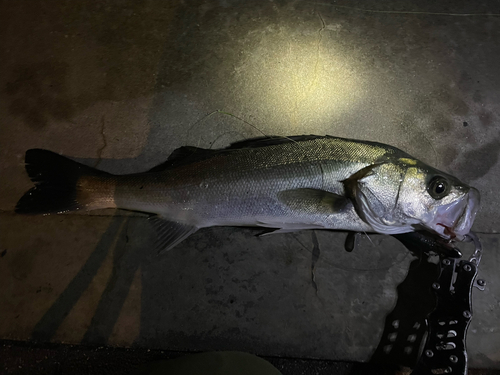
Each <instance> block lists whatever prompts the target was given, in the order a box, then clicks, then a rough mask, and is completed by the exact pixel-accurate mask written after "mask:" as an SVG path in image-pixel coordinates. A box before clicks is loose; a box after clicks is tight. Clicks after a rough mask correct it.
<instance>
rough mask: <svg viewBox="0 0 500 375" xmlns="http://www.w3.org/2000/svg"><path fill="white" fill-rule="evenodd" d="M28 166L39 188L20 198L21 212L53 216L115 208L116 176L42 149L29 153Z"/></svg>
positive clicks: (18, 211) (18, 206) (17, 209)
mask: <svg viewBox="0 0 500 375" xmlns="http://www.w3.org/2000/svg"><path fill="white" fill-rule="evenodd" d="M25 163H26V172H27V173H28V175H29V177H30V179H31V181H33V182H34V183H35V187H33V188H32V189H30V190H29V191H27V192H26V193H25V194H24V195H23V196H22V197H21V199H19V201H18V202H17V205H16V209H15V211H16V212H17V213H20V214H50V213H62V212H67V211H75V210H79V209H87V210H89V209H96V208H106V207H113V204H112V203H113V195H112V191H111V190H113V189H112V187H113V186H112V179H113V175H111V174H109V173H106V172H102V171H99V170H97V169H94V168H92V167H89V166H86V165H83V164H80V163H78V162H76V161H73V160H70V159H68V158H66V157H64V156H61V155H59V154H56V153H54V152H52V151H48V150H42V149H31V150H28V151H26V157H25ZM110 202H111V204H110Z"/></svg>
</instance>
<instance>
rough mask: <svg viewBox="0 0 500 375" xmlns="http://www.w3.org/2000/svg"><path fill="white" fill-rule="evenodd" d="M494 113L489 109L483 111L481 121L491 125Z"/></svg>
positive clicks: (485, 124)
mask: <svg viewBox="0 0 500 375" xmlns="http://www.w3.org/2000/svg"><path fill="white" fill-rule="evenodd" d="M493 117H494V115H493V114H492V113H491V112H489V111H486V110H484V111H481V112H480V113H479V121H480V122H481V124H482V125H484V126H485V127H489V126H491V125H492V124H493V123H494V118H493Z"/></svg>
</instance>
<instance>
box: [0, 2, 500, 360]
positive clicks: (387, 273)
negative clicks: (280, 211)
mask: <svg viewBox="0 0 500 375" xmlns="http://www.w3.org/2000/svg"><path fill="white" fill-rule="evenodd" d="M0 25H1V26H0V40H1V45H2V48H1V51H2V58H1V59H0V119H1V122H0V168H1V181H2V182H1V185H0V189H1V190H0V209H1V212H0V285H1V286H2V287H1V288H0V339H7V340H22V341H36V342H42V343H44V342H45V343H47V342H56V343H70V344H78V343H83V344H89V345H111V346H118V347H128V346H137V347H144V348H154V349H164V350H180V351H183V350H188V351H208V350H240V351H248V352H251V353H255V354H258V355H265V356H287V357H295V358H318V359H330V360H347V361H367V360H369V358H370V356H371V354H372V353H373V351H374V349H375V347H376V346H377V344H378V342H379V340H380V335H381V333H382V329H383V324H384V317H385V315H386V314H387V313H388V312H389V311H390V310H391V308H392V306H393V305H394V303H395V300H396V286H397V285H398V284H399V283H400V282H401V281H402V280H403V279H404V277H405V275H406V272H407V270H408V267H409V264H410V262H411V260H412V259H413V258H412V256H411V255H410V253H409V252H408V251H407V250H406V249H404V247H402V245H400V244H399V243H398V242H397V241H396V240H394V239H393V238H390V237H384V236H370V238H371V239H370V240H368V239H366V238H364V239H363V240H362V243H361V246H360V247H359V248H358V249H357V250H356V251H355V252H353V253H346V252H345V251H344V250H343V241H344V237H345V235H344V234H342V233H328V232H312V231H304V232H298V233H294V234H281V235H275V236H269V237H265V238H258V237H255V234H256V231H255V230H252V229H242V228H229V227H227V228H210V229H204V230H201V231H199V232H197V233H196V234H195V235H193V236H191V237H190V238H189V239H188V240H186V241H184V242H183V243H182V244H180V245H179V246H177V247H176V248H175V249H173V250H172V251H170V252H168V253H166V254H164V255H157V254H156V251H155V250H154V248H153V243H154V240H155V234H154V232H153V230H152V229H151V228H150V226H149V225H148V222H147V220H146V219H145V218H144V217H141V216H137V215H131V214H128V213H124V212H114V211H101V212H97V213H90V214H65V215H51V216H38V217H36V216H34V217H26V216H20V215H16V214H14V213H13V209H14V207H15V204H16V202H17V200H18V199H19V198H20V197H21V196H22V194H23V193H24V192H25V191H26V190H27V189H29V188H30V187H31V186H32V185H31V182H30V181H29V179H28V177H27V175H26V173H25V170H24V153H25V151H26V150H28V149H30V148H45V149H49V150H52V151H55V152H58V153H61V154H63V155H66V156H69V157H72V158H74V159H76V160H79V161H81V162H84V163H85V164H88V165H90V166H94V167H98V168H99V169H102V170H105V171H108V172H112V173H130V172H140V171H145V170H147V169H149V168H151V167H152V166H154V165H156V164H159V163H161V162H162V161H164V160H165V159H166V158H167V157H168V155H169V154H170V153H171V152H172V151H173V150H174V149H175V148H177V147H179V146H182V145H194V146H200V147H211V148H218V147H224V146H226V145H228V144H229V143H230V142H233V141H237V140H241V139H245V138H250V137H256V136H260V135H262V134H268V135H297V134H319V135H323V134H330V135H336V136H342V137H350V138H358V139H367V140H373V141H379V142H384V143H388V144H392V145H394V146H397V147H400V148H402V149H404V150H405V151H407V152H409V153H410V154H412V155H413V156H415V157H417V158H419V159H421V160H423V161H425V162H427V163H429V164H432V165H433V166H435V167H437V168H440V169H443V170H445V171H447V172H449V173H451V174H453V175H455V176H457V177H459V178H460V179H462V180H463V181H464V182H466V183H469V184H471V185H473V186H475V187H476V188H478V189H479V190H480V192H481V196H482V209H481V211H480V213H479V214H478V217H477V220H476V223H475V226H474V230H475V231H476V232H477V233H478V234H479V236H480V238H481V240H482V241H483V244H484V247H485V253H484V256H483V261H482V263H481V266H480V277H482V278H484V279H486V280H487V282H488V284H487V287H486V290H485V291H484V292H479V291H477V290H475V291H474V316H473V320H472V323H471V326H470V329H469V335H468V346H469V355H470V364H471V366H472V367H477V368H489V369H500V327H499V324H498V322H499V321H500V297H499V296H500V275H499V274H498V272H497V270H498V268H499V267H500V255H499V251H498V241H499V239H500V235H499V234H498V233H499V231H500V214H499V204H500V198H499V197H498V193H497V192H498V186H500V164H499V163H498V155H499V149H500V129H499V127H498V125H497V124H498V120H499V115H498V113H499V109H500V105H499V103H500V92H499V89H498V88H499V87H500V74H499V73H498V72H499V69H498V65H499V64H498V61H499V58H500V8H499V7H498V4H497V2H496V1H483V2H451V1H443V2H435V1H419V2H410V1H403V0H401V1H387V2H383V3H381V2H378V1H369V0H366V1H358V2H356V3H354V2H349V1H347V0H341V1H336V2H333V1H301V0H297V1H287V0H284V1H251V2H250V1H238V0H220V1H202V0H186V1H177V2H175V1H169V2H164V1H155V0H151V1H147V2H136V1H99V2H85V1H80V2H75V1H58V2H50V1H29V2H28V1H10V2H6V1H5V2H2V3H1V5H0ZM316 240H317V241H318V244H319V249H321V251H320V254H319V257H317V255H318V254H317V249H316V251H313V249H315V246H314V241H316ZM469 250H470V249H468V248H466V249H465V251H466V252H467V251H469ZM316 258H317V259H316ZM313 264H314V267H313ZM312 276H314V278H313V277H312Z"/></svg>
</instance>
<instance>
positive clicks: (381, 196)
mask: <svg viewBox="0 0 500 375" xmlns="http://www.w3.org/2000/svg"><path fill="white" fill-rule="evenodd" d="M403 180H404V171H403V170H402V169H401V168H400V167H399V166H398V165H395V164H392V163H379V164H373V165H369V166H368V167H365V168H363V169H361V170H360V171H358V172H357V173H355V174H354V175H352V176H351V177H349V178H348V179H347V180H345V181H344V186H345V188H346V191H348V194H349V195H350V197H351V199H353V200H354V202H355V206H356V210H357V211H358V214H359V215H360V217H361V218H363V219H364V220H365V221H366V222H367V223H368V224H370V225H371V226H372V227H373V229H374V230H375V231H376V232H378V233H384V234H397V233H405V232H410V231H413V228H412V226H411V224H415V223H416V221H414V220H411V219H410V220H406V219H405V220H402V218H401V217H400V215H398V213H399V210H398V201H399V195H400V192H401V184H402V183H403Z"/></svg>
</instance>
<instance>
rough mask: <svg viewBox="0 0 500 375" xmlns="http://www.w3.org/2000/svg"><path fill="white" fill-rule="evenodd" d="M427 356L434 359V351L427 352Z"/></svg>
mask: <svg viewBox="0 0 500 375" xmlns="http://www.w3.org/2000/svg"><path fill="white" fill-rule="evenodd" d="M425 356H426V357H429V358H431V357H434V352H433V351H432V350H426V351H425Z"/></svg>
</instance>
